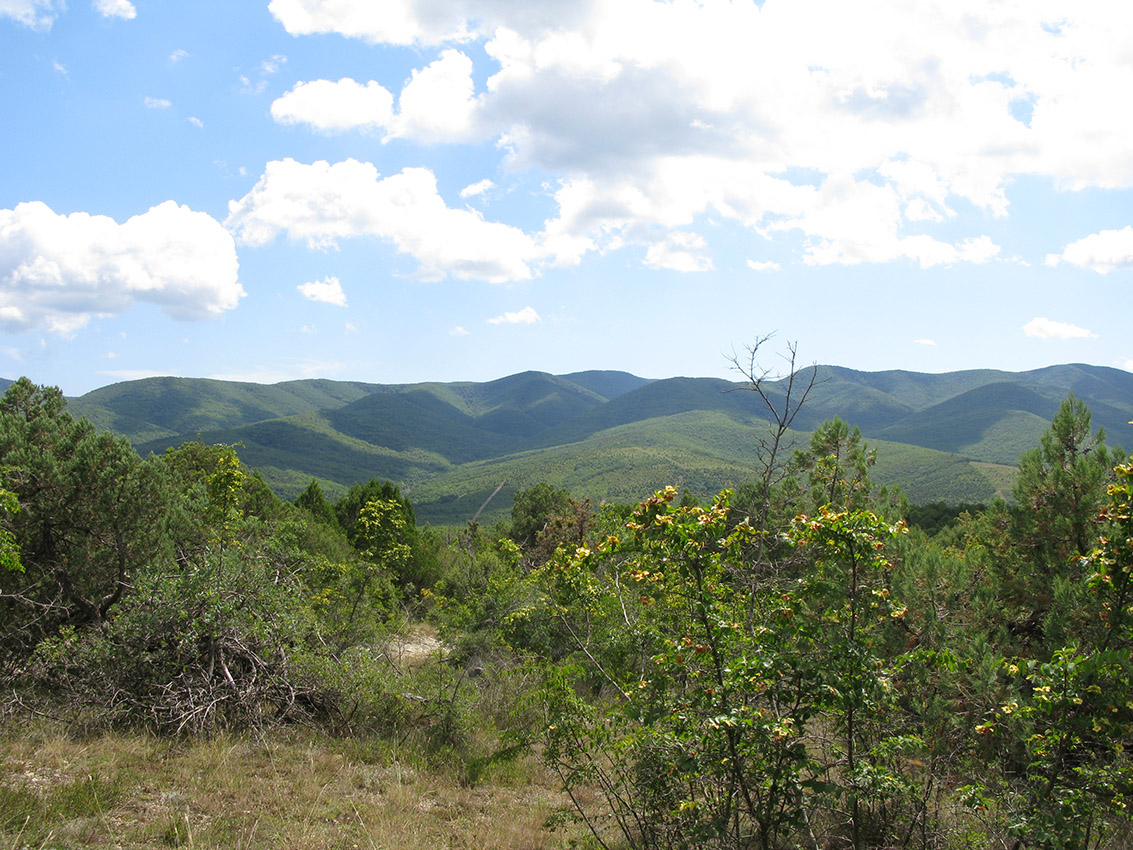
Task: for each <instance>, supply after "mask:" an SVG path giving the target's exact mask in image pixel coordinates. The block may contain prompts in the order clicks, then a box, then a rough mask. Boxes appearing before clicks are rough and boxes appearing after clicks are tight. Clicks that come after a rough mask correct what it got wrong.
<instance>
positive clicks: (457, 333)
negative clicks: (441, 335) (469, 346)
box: [449, 325, 468, 336]
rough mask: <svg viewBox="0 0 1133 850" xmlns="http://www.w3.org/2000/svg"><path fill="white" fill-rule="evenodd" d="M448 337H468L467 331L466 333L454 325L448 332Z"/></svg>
mask: <svg viewBox="0 0 1133 850" xmlns="http://www.w3.org/2000/svg"><path fill="white" fill-rule="evenodd" d="M449 336H468V331H466V330H465V329H464V328H462V327H461V326H460V325H456V326H454V327H453V329H452V330H451V331H449Z"/></svg>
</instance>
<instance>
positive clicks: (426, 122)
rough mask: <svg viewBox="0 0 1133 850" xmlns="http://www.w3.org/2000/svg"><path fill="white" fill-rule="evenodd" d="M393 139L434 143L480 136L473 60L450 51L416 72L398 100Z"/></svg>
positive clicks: (391, 129)
mask: <svg viewBox="0 0 1133 850" xmlns="http://www.w3.org/2000/svg"><path fill="white" fill-rule="evenodd" d="M397 106H398V113H397V120H396V121H395V122H394V123H393V126H392V127H391V128H390V136H391V137H400V136H403V137H408V138H413V139H419V140H421V141H425V142H429V143H433V142H441V141H462V140H471V139H472V138H474V137H475V136H476V135H477V127H476V119H477V99H476V97H475V94H474V87H473V82H472V60H471V59H469V58H468V57H467V56H466V55H464V54H463V53H461V52H460V51H458V50H446V51H444V52H443V53H442V54H441V57H440V58H439V59H437V60H436V61H435V62H431V63H430V64H429V65H427V66H426V67H424V68H422V69H420V70H415V71H414V72H413V76H412V77H411V78H410V80H409V82H407V83H406V84H405V86H404V88H402V90H401V96H400V97H399V98H398V101H397Z"/></svg>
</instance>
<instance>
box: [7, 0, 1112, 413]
mask: <svg viewBox="0 0 1133 850" xmlns="http://www.w3.org/2000/svg"><path fill="white" fill-rule="evenodd" d="M1130 32H1133V7H1131V6H1130V4H1128V3H1125V2H1123V0H1113V2H1108V0H1107V1H1105V2H1083V3H1077V4H1072V5H1071V4H1066V3H1064V2H1042V0H1018V2H1003V3H996V4H989V3H987V2H985V0H956V2H951V3H948V4H939V3H929V2H910V0H891V2H880V1H879V0H868V1H867V2H862V3H854V4H848V3H845V2H844V0H766V2H764V3H762V4H755V3H751V2H723V1H722V0H701V2H692V1H691V0H671V2H664V3H662V2H654V0H557V2H555V3H515V2H510V0H383V2H380V3H379V2H372V0H271V2H268V0H246V2H243V0H242V2H239V3H232V2H216V0H193V2H182V0H132V2H131V0H93V2H92V0H69V2H67V3H64V2H62V0H0V162H2V163H3V165H2V166H0V167H2V169H3V170H2V172H0V178H2V179H0V375H2V376H6V377H9V378H14V377H16V376H18V375H23V374H26V375H28V376H30V377H31V378H32V379H33V380H35V381H37V382H40V383H48V384H55V385H58V386H60V387H62V389H63V390H64V392H66V393H67V394H70V395H77V394H80V393H83V392H86V391H88V390H90V389H93V388H95V387H98V386H102V385H105V384H109V383H114V382H116V381H120V380H127V379H131V378H137V377H144V376H150V375H182V376H192V377H217V378H228V379H233V380H251V381H259V382H267V383H270V382H275V381H280V380H287V379H292V378H309V377H327V378H334V379H340V380H362V381H374V382H383V383H403V382H412V381H421V380H444V381H450V380H490V379H492V378H496V377H501V376H503V375H507V374H511V373H514V372H518V371H522V370H525V369H539V370H544V371H549V372H555V373H565V372H571V371H578V370H583V369H598V368H601V369H624V370H627V371H631V372H635V373H637V374H640V375H643V376H648V377H665V376H670V375H682V374H683V375H720V376H728V375H729V374H730V373H729V371H728V361H727V355H728V354H729V353H730V352H731V351H733V350H734V349H742V347H743V346H744V345H745V344H746V343H748V342H750V341H751V340H752V339H754V338H755V337H756V336H761V335H764V334H767V333H771V332H777V335H778V338H779V340H781V341H786V340H793V341H797V343H798V348H799V355H800V357H801V358H802V359H803V360H805V361H806V362H810V361H817V362H820V363H835V364H839V365H844V366H849V367H853V368H858V369H865V370H871V371H873V370H883V369H913V370H918V371H930V372H943V371H951V370H956V369H969V368H1000V369H1010V370H1022V369H1031V368H1036V367H1040V366H1044V365H1049V364H1053V363H1067V362H1086V363H1093V364H1097V365H1103V366H1113V367H1117V368H1124V369H1131V370H1133V334H1131V333H1130V331H1129V328H1130V319H1131V317H1133V310H1131V309H1130V303H1131V298H1130V295H1131V279H1130V276H1131V274H1133V221H1131V218H1133V146H1131V145H1130V144H1129V139H1130V138H1133V114H1131V113H1130V110H1128V109H1125V108H1124V105H1123V104H1124V101H1125V100H1126V99H1127V93H1128V92H1129V91H1131V90H1133V49H1131V48H1130V46H1129V45H1130V40H1129V38H1128V34H1129V33H1130Z"/></svg>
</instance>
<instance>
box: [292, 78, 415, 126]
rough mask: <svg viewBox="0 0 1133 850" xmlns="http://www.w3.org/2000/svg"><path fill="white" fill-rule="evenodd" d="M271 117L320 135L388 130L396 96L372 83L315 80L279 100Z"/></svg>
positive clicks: (348, 79) (298, 85)
mask: <svg viewBox="0 0 1133 850" xmlns="http://www.w3.org/2000/svg"><path fill="white" fill-rule="evenodd" d="M271 115H272V118H274V119H275V120H276V121H277V122H278V123H280V124H300V123H302V124H309V125H311V126H312V127H313V128H315V129H316V130H319V131H321V132H332V131H336V130H348V129H351V128H355V127H385V126H387V125H388V124H389V123H390V119H391V118H392V117H393V95H392V94H390V93H389V92H388V91H387V90H386V89H384V88H383V87H382V86H380V85H379V84H378V83H376V82H374V81H373V80H371V81H370V82H368V83H366V84H365V85H362V84H361V83H357V82H355V81H354V80H352V79H350V78H349V77H343V78H342V79H341V80H339V81H338V82H337V83H335V82H332V81H330V80H313V81H311V82H309V83H297V84H296V85H295V87H294V88H292V89H291V91H289V92H287V93H286V94H284V95H283V96H282V97H280V98H278V99H277V100H276V101H275V102H274V103H272V105H271Z"/></svg>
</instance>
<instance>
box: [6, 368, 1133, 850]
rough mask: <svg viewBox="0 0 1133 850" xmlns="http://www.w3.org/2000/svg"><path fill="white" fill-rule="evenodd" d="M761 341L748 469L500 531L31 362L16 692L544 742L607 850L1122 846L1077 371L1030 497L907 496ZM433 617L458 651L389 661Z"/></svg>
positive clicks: (18, 520) (1117, 713)
mask: <svg viewBox="0 0 1133 850" xmlns="http://www.w3.org/2000/svg"><path fill="white" fill-rule="evenodd" d="M756 354H757V351H756V350H755V349H753V350H752V351H751V355H752V356H751V359H750V361H749V362H748V363H746V364H744V366H745V375H746V376H747V377H748V378H749V381H750V386H749V388H750V389H751V390H753V391H755V392H757V393H759V394H760V396H761V398H763V400H764V401H765V402H766V403H767V405H768V407H769V409H770V411H771V412H772V413H773V414H774V416H773V417H772V419H773V422H774V423H775V425H774V426H773V428H772V431H771V432H770V434H769V435H767V436H763V435H761V436H760V437H759V439H760V440H761V448H762V452H761V455H760V457H761V464H760V466H759V468H757V469H756V470H755V472H756V475H755V477H754V478H753V480H752V481H751V482H750V483H748V484H746V485H744V486H742V487H740V488H738V489H737V490H736V491H735V492H728V491H725V492H723V493H720V494H719V495H718V496H716V497H715V498H714V499H712V500H710V502H709V503H708V504H705V505H698V504H696V500H695V499H694V498H691V497H690V496H689V494H685V495H684V496H682V495H681V494H679V493H678V491H677V490H676V489H675V488H668V489H666V490H664V491H661V492H658V493H655V494H654V495H653V496H651V497H649V498H648V499H646V500H645V501H644V502H643V503H641V504H640V505H638V506H636V507H629V506H608V505H606V506H601V507H596V506H594V505H592V504H591V503H589V502H588V501H585V500H579V499H575V498H574V497H572V496H571V494H570V493H568V492H567V491H565V490H561V489H558V488H555V487H552V486H550V485H546V484H541V485H537V486H536V487H533V488H530V489H529V490H526V491H521V492H520V493H517V494H516V497H515V504H514V507H513V510H512V513H511V517H510V521H508V522H505V523H501V524H500V525H498V526H495V527H492V528H486V527H482V526H480V525H478V524H477V523H475V522H470V523H468V524H467V525H466V526H465V527H463V528H457V529H435V528H429V527H424V528H418V526H417V525H416V521H415V517H414V514H413V508H412V505H411V504H410V503H409V500H408V499H406V498H405V497H403V496H402V495H401V493H400V492H399V491H398V489H397V488H396V487H395V486H394V485H393V484H390V483H389V482H384V483H383V482H378V481H371V482H368V483H366V484H359V485H356V486H355V487H354V488H353V489H351V491H350V492H348V493H347V494H346V495H345V496H344V497H343V498H342V499H339V500H338V501H336V502H335V503H333V504H332V503H330V502H328V501H327V500H326V498H325V497H324V495H323V493H322V492H321V490H320V488H319V485H318V483H317V482H315V481H312V482H311V485H310V486H309V487H308V488H307V490H306V491H305V492H304V493H302V494H301V495H300V496H299V497H298V498H297V499H296V501H295V502H294V503H293V504H289V503H284V502H281V501H280V500H279V499H277V498H276V497H275V496H274V495H273V494H272V493H271V492H270V490H269V489H268V488H267V487H266V486H265V485H264V483H263V482H262V480H260V479H259V478H258V476H257V475H256V474H255V473H254V472H251V471H249V470H247V469H245V468H244V467H243V466H242V464H241V463H240V461H239V457H238V447H231V446H207V445H203V444H201V443H189V444H186V445H184V446H182V447H180V448H178V449H172V450H170V451H168V452H166V453H164V454H163V455H160V456H152V457H149V458H145V459H143V458H140V457H139V456H138V455H137V454H136V453H135V452H134V451H133V450H132V449H131V448H130V446H129V444H128V443H126V442H125V441H124V440H121V439H118V438H115V437H113V436H111V435H109V434H100V433H98V432H97V431H96V430H95V429H94V428H93V427H92V426H91V425H90V424H89V423H87V422H86V421H84V420H75V419H73V418H72V417H70V415H69V414H68V413H67V412H66V410H65V405H64V401H63V398H62V396H61V394H60V393H59V392H58V390H55V389H51V388H44V387H37V386H35V385H33V384H31V383H30V382H28V381H26V380H24V379H21V380H20V381H17V382H16V383H15V384H13V385H12V387H10V388H9V390H8V392H7V393H6V394H5V395H4V397H3V399H2V400H0V622H2V623H3V628H2V631H0V685H2V686H3V693H4V694H7V695H8V696H5V697H3V700H4V706H5V708H6V710H7V712H8V713H9V714H10V715H11V716H19V715H20V714H21V713H28V712H30V713H35V714H38V715H45V716H48V717H54V718H57V719H59V720H61V721H63V722H65V723H67V724H70V725H76V726H79V727H81V728H84V729H98V728H109V727H127V728H146V729H150V730H152V731H154V732H156V733H159V734H162V735H187V734H196V735H201V734H211V733H214V732H216V731H218V730H222V729H253V730H259V731H261V732H262V731H263V730H266V729H267V728H269V727H271V726H273V725H277V724H298V723H302V724H307V725H309V726H313V727H315V728H318V729H322V730H325V731H326V732H327V733H329V734H334V735H375V734H376V735H385V736H392V737H395V738H397V739H405V738H408V737H413V738H414V740H417V741H419V743H420V745H421V747H422V748H423V752H426V753H428V754H431V755H432V756H433V757H436V758H438V759H440V760H443V761H448V762H450V763H451V762H453V761H456V762H459V763H461V764H462V765H463V773H462V777H463V779H464V781H467V782H475V781H476V780H477V778H478V777H479V776H481V775H483V773H484V771H486V770H489V769H491V768H492V766H493V765H496V764H499V763H501V762H504V761H506V760H508V759H510V758H513V757H514V756H515V755H516V754H518V753H520V752H536V753H538V754H539V756H540V757H541V758H542V759H543V760H544V761H545V763H546V764H547V765H549V766H550V767H551V768H552V769H553V770H554V771H556V772H557V773H558V775H559V777H560V779H561V781H562V785H563V787H564V789H565V790H566V791H567V793H568V794H569V795H570V798H571V799H572V800H573V801H574V806H573V808H572V809H571V810H570V811H567V812H564V813H563V817H570V818H574V819H577V820H579V821H580V822H581V823H583V824H584V825H585V826H586V827H587V828H588V830H589V832H590V835H591V838H592V841H593V843H594V844H595V845H597V846H601V847H605V848H611V850H612V848H620V847H624V848H650V850H652V848H680V847H719V848H761V850H773V849H774V848H794V847H806V848H814V849H815V850H819V848H822V849H823V850H825V848H837V847H852V848H855V850H858V848H866V847H871V848H898V847H901V848H904V847H910V848H911V847H918V848H983V847H991V846H996V847H1005V848H1010V850H1021V848H1050V849H1051V850H1055V848H1067V850H1069V848H1083V850H1085V848H1109V847H1112V848H1116V847H1123V846H1128V845H1129V843H1130V842H1131V841H1133V829H1131V822H1130V816H1129V809H1128V805H1129V799H1130V795H1131V794H1133V764H1131V763H1130V758H1129V752H1130V747H1131V746H1133V464H1131V463H1130V461H1129V459H1128V458H1127V457H1125V456H1124V455H1123V454H1122V453H1121V452H1119V451H1117V450H1114V449H1110V448H1108V447H1107V446H1106V445H1105V439H1104V434H1102V433H1101V432H1093V431H1092V430H1091V425H1090V416H1089V412H1088V411H1087V410H1086V409H1085V408H1084V406H1083V405H1082V404H1081V403H1080V402H1078V401H1077V400H1075V399H1074V398H1070V399H1068V400H1067V401H1066V402H1065V403H1064V404H1063V405H1062V407H1061V409H1060V410H1059V412H1058V414H1057V415H1056V417H1055V419H1054V420H1053V422H1052V423H1051V426H1050V428H1049V430H1048V431H1047V433H1046V434H1045V435H1044V436H1043V438H1042V441H1041V443H1040V445H1039V446H1038V447H1036V448H1035V449H1034V450H1033V451H1032V452H1029V453H1027V454H1026V455H1024V456H1023V458H1022V459H1021V461H1020V464H1019V468H1020V475H1019V479H1018V483H1017V485H1016V489H1015V492H1014V497H1015V498H1014V501H1013V502H1012V504H1010V505H1008V504H1007V503H1003V502H996V503H993V504H991V505H990V506H987V507H986V508H982V507H981V506H964V507H965V508H966V509H965V510H955V511H950V510H948V509H947V508H945V507H942V506H929V507H927V508H924V509H920V510H916V509H914V508H911V507H910V506H909V505H908V504H907V503H905V501H904V500H903V499H902V498H901V496H900V494H899V493H892V492H882V491H879V490H878V489H877V488H875V487H874V486H873V485H872V482H871V480H870V469H871V467H872V465H873V463H874V460H875V457H874V454H873V453H872V451H871V450H870V449H869V447H868V446H866V445H865V442H864V440H863V439H862V437H861V434H860V433H859V432H857V430H856V429H853V428H851V427H850V426H849V425H848V424H847V423H845V422H842V421H841V420H838V419H835V420H832V421H830V422H827V423H824V424H823V425H822V426H821V427H819V428H818V429H816V430H815V432H814V434H813V436H812V439H811V441H810V443H809V444H808V445H806V446H803V447H801V448H798V449H797V450H796V449H795V447H792V446H788V445H786V444H785V442H784V440H785V435H787V433H788V432H789V426H790V424H791V420H792V419H793V416H794V413H795V412H796V411H797V410H798V406H799V404H801V403H802V402H804V401H805V399H806V395H807V393H808V392H809V390H810V388H811V386H812V385H811V384H808V375H807V373H806V372H805V371H802V372H799V371H796V370H795V369H794V362H793V351H792V352H791V355H792V356H791V359H790V361H789V366H790V369H789V375H788V377H789V378H790V381H791V383H790V384H789V390H788V392H787V393H786V395H785V397H784V396H783V395H782V394H779V395H775V396H769V395H764V392H763V390H764V389H765V383H764V382H765V379H767V377H768V373H766V372H763V371H760V370H758V369H757V366H756ZM776 377H778V376H776ZM809 378H810V379H813V373H811V374H810V376H809ZM796 380H797V383H796ZM780 386H781V385H780ZM792 392H793V393H794V395H793V396H792ZM909 520H912V521H911V522H910V521H909ZM407 621H427V622H429V623H431V624H432V625H433V627H435V628H436V629H437V630H438V631H439V634H440V637H441V638H442V640H443V642H444V646H445V659H444V661H443V663H442V662H441V661H440V660H439V656H438V658H437V660H436V662H435V663H431V664H428V665H423V666H418V667H417V668H415V669H409V667H408V666H407V665H405V664H404V663H403V662H402V661H400V660H399V659H398V658H397V657H395V655H394V654H393V653H392V652H391V651H390V649H389V646H390V643H389V634H390V632H391V630H393V629H395V628H398V627H400V626H402V625H404V624H405V623H406V622H407Z"/></svg>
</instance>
